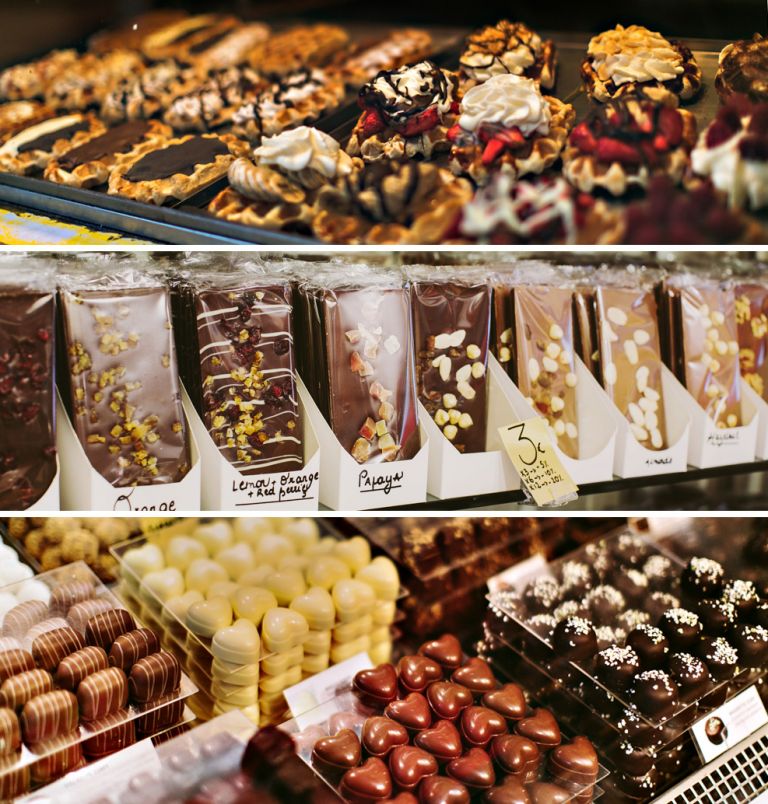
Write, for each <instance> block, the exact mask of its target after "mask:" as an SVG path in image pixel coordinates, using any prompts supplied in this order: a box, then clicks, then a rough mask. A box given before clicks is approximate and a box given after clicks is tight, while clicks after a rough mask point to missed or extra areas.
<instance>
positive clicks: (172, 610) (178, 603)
mask: <svg viewBox="0 0 768 804" xmlns="http://www.w3.org/2000/svg"><path fill="white" fill-rule="evenodd" d="M200 600H203V593H202V592H198V591H197V589H190V590H189V591H188V592H185V593H184V594H183V595H179V596H178V597H172V598H171V599H170V600H166V601H165V604H164V605H163V612H162V615H161V617H160V619H161V620H162V621H163V622H164V623H168V622H171V621H172V619H173V618H175V619H177V620H181V621H182V622H185V621H186V619H187V610H188V609H189V607H190V606H191V605H192V604H193V603H197V602H198V601H200Z"/></svg>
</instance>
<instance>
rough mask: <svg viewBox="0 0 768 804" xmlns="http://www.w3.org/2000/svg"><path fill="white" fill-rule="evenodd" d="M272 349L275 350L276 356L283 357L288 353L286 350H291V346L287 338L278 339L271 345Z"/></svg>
mask: <svg viewBox="0 0 768 804" xmlns="http://www.w3.org/2000/svg"><path fill="white" fill-rule="evenodd" d="M272 348H273V349H274V350H275V354H276V355H284V354H287V353H288V350H289V349H290V348H291V344H290V343H289V341H288V338H280V339H279V340H276V341H274V342H273V343H272Z"/></svg>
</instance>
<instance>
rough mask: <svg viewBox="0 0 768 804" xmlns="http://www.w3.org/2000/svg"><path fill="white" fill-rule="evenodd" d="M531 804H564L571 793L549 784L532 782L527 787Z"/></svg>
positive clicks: (568, 799)
mask: <svg viewBox="0 0 768 804" xmlns="http://www.w3.org/2000/svg"><path fill="white" fill-rule="evenodd" d="M528 795H529V797H530V799H531V804H564V802H566V801H570V800H571V798H572V796H573V793H570V792H568V790H564V789H563V788H562V787H559V786H558V785H556V784H552V783H551V782H534V783H533V784H532V785H530V786H529V787H528Z"/></svg>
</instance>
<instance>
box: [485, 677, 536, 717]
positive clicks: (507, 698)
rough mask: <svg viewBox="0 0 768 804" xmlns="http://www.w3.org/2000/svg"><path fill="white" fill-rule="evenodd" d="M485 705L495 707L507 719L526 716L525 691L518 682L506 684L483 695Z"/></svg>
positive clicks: (495, 710) (494, 709)
mask: <svg viewBox="0 0 768 804" xmlns="http://www.w3.org/2000/svg"><path fill="white" fill-rule="evenodd" d="M483 706H487V707H488V708H489V709H493V711H494V712H498V713H499V714H500V715H501V716H502V717H505V718H507V720H521V719H522V718H524V717H525V712H526V703H525V693H524V692H523V691H522V689H520V687H518V686H517V684H505V685H504V686H503V687H501V688H500V689H497V690H492V691H491V692H486V693H485V695H483Z"/></svg>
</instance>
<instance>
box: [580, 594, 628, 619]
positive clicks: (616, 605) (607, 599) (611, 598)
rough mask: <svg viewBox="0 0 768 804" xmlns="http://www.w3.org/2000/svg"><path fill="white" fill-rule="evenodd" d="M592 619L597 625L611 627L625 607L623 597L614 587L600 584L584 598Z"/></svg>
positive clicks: (625, 602) (625, 603)
mask: <svg viewBox="0 0 768 804" xmlns="http://www.w3.org/2000/svg"><path fill="white" fill-rule="evenodd" d="M584 603H585V605H586V606H587V607H588V608H589V611H590V614H591V615H592V619H593V620H594V621H595V622H596V623H597V624H598V625H612V624H613V622H614V620H615V619H616V618H617V617H618V615H619V614H620V613H621V612H622V611H623V610H624V609H625V608H626V607H627V601H626V600H625V598H624V595H622V594H621V592H619V590H618V589H616V588H615V587H614V586H610V585H608V584H601V585H600V586H596V587H595V588H594V589H592V590H591V591H589V592H588V593H587V595H586V596H585V598H584Z"/></svg>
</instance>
